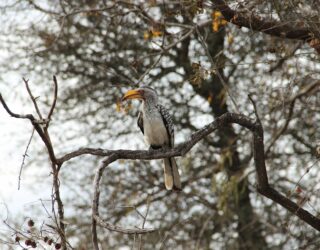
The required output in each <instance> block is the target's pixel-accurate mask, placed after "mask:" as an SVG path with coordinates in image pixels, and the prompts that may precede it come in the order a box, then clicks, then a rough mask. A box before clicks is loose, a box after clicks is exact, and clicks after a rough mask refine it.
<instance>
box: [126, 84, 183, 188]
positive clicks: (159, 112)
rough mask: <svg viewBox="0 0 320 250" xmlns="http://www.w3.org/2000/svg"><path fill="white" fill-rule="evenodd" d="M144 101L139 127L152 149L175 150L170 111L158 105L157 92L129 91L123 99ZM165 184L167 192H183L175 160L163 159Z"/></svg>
mask: <svg viewBox="0 0 320 250" xmlns="http://www.w3.org/2000/svg"><path fill="white" fill-rule="evenodd" d="M128 99H139V100H141V101H142V105H141V109H140V112H139V115H138V122H137V123H138V126H139V128H140V130H141V132H142V133H143V135H144V140H145V142H146V143H147V144H148V145H150V147H151V149H159V148H163V147H165V148H173V147H174V127H173V122H172V119H171V116H170V114H169V112H168V110H167V109H166V108H165V107H163V106H162V105H160V104H159V103H158V95H157V93H156V91H155V90H154V89H152V88H150V87H140V88H138V89H134V90H129V91H128V92H127V93H126V94H125V95H124V96H123V98H122V101H125V100H128ZM163 170H164V183H165V186H166V189H167V190H172V189H174V190H181V182H180V176H179V171H178V167H177V163H176V161H175V159H174V158H166V159H163Z"/></svg>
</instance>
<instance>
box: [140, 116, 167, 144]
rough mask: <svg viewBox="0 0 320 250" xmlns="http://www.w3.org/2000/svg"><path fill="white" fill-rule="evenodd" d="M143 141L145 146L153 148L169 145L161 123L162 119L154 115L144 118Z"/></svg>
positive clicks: (165, 131)
mask: <svg viewBox="0 0 320 250" xmlns="http://www.w3.org/2000/svg"><path fill="white" fill-rule="evenodd" d="M143 127H144V139H145V141H146V143H147V144H149V145H153V146H163V145H168V144H169V137H168V133H167V129H166V127H165V125H164V123H163V120H162V117H161V116H160V114H159V116H158V115H154V116H153V117H151V118H150V117H148V116H144V118H143Z"/></svg>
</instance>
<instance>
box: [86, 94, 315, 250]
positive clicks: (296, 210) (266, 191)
mask: <svg viewBox="0 0 320 250" xmlns="http://www.w3.org/2000/svg"><path fill="white" fill-rule="evenodd" d="M250 98H251V97H250ZM251 100H252V99H251ZM253 104H254V102H253ZM254 106H255V104H254ZM255 110H256V108H255ZM227 124H238V125H240V126H242V127H245V128H247V129H249V130H250V131H251V132H252V133H253V155H254V162H255V169H256V174H257V190H258V192H259V193H260V194H262V195H264V196H265V197H267V198H269V199H271V200H273V201H274V202H276V203H278V204H280V205H281V206H283V207H284V208H286V209H287V210H288V211H290V212H292V213H293V214H295V215H297V216H298V217H299V218H300V219H301V220H303V221H305V222H306V223H307V224H309V225H310V226H312V227H314V228H315V229H317V230H318V231H320V218H317V217H315V216H313V215H312V214H311V213H309V212H308V211H306V210H305V209H303V208H302V207H301V206H300V205H298V204H296V203H294V202H292V201H291V200H290V199H288V198H287V197H285V196H284V195H282V194H280V193H279V192H278V191H276V190H275V189H273V188H272V187H271V186H270V185H269V182H268V175H267V170H266V165H265V153H264V140H263V128H262V125H261V122H260V120H259V118H257V120H256V121H253V120H252V119H250V118H249V117H247V116H245V115H242V114H234V113H225V114H223V115H221V116H220V117H218V118H217V119H215V121H213V122H211V123H209V124H208V125H207V126H205V127H204V128H202V129H200V130H198V131H197V132H195V133H194V134H193V135H192V136H191V139H190V140H188V141H186V142H185V143H182V144H180V145H178V146H177V147H176V148H174V149H171V150H170V149H161V150H156V151H143V150H113V151H108V150H107V151H105V153H106V155H109V156H108V157H107V158H106V159H105V160H104V161H103V162H102V164H101V165H100V167H99V168H98V170H97V172H96V174H95V179H94V195H93V201H92V235H93V236H92V237H93V244H94V247H95V249H96V250H97V249H99V246H98V238H97V229H96V226H97V224H99V225H100V222H101V220H100V217H99V196H100V190H99V185H100V180H101V178H102V174H103V171H104V170H105V168H106V167H107V166H108V165H110V164H111V163H112V162H114V161H116V160H118V159H144V160H151V159H159V158H167V157H173V156H183V155H185V154H186V153H187V152H188V151H189V150H190V149H191V148H192V147H193V146H194V145H195V144H197V142H199V141H200V140H201V139H203V138H204V137H205V136H207V135H209V134H210V133H212V132H213V131H215V130H216V129H218V128H221V127H224V126H226V125H227ZM97 218H98V219H99V220H97ZM108 225H109V227H107V229H109V230H111V229H110V228H113V227H111V226H110V224H108Z"/></svg>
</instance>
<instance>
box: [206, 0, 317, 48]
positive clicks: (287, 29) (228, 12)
mask: <svg viewBox="0 0 320 250" xmlns="http://www.w3.org/2000/svg"><path fill="white" fill-rule="evenodd" d="M212 3H213V8H214V9H217V10H219V11H220V12H221V13H222V15H223V16H224V18H225V19H226V20H227V21H228V22H230V23H233V24H235V25H238V26H240V27H246V28H248V29H250V30H253V31H259V32H263V33H266V34H268V35H272V36H277V37H281V38H287V39H297V40H302V41H304V42H310V41H311V40H312V39H314V38H319V37H320V34H319V31H317V30H313V29H311V28H309V27H308V28H306V27H297V25H292V23H285V22H279V21H276V20H266V19H263V18H262V17H259V16H256V15H254V14H253V13H243V12H238V11H236V10H233V9H231V8H230V7H229V6H228V5H227V4H226V2H225V1H224V0H212Z"/></svg>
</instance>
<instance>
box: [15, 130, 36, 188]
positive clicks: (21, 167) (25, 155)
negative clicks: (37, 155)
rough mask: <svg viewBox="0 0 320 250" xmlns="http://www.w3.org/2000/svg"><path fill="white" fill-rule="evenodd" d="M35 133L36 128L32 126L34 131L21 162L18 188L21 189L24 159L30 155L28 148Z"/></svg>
mask: <svg viewBox="0 0 320 250" xmlns="http://www.w3.org/2000/svg"><path fill="white" fill-rule="evenodd" d="M33 134H34V128H32V132H31V136H30V139H29V141H28V144H27V147H26V150H25V151H24V154H23V156H22V163H21V166H20V170H19V176H18V190H20V182H21V174H22V169H23V167H24V161H25V159H26V157H27V156H28V154H27V153H28V149H29V146H30V144H31V141H32V137H33Z"/></svg>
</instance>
